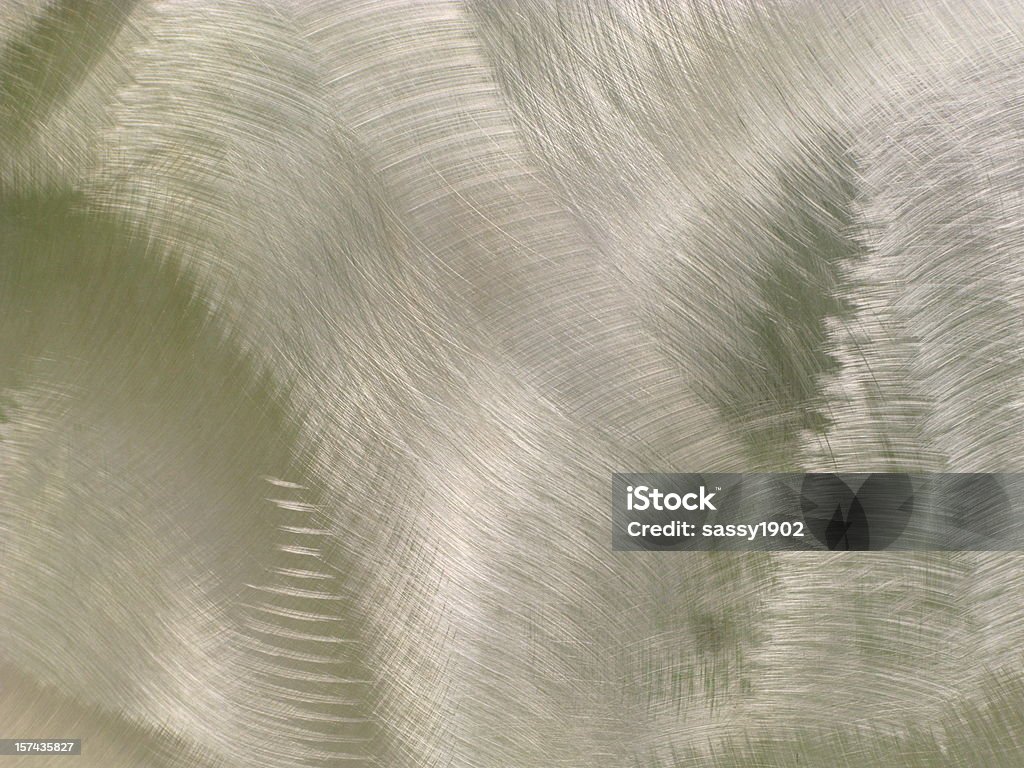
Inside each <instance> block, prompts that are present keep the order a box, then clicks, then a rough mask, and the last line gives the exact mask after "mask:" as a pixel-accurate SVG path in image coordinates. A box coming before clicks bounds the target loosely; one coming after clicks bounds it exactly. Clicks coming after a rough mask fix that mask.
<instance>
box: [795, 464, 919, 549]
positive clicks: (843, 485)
mask: <svg viewBox="0 0 1024 768" xmlns="http://www.w3.org/2000/svg"><path fill="white" fill-rule="evenodd" d="M860 477H861V476H858V477H857V478H854V477H853V476H850V478H849V482H847V480H844V479H843V478H842V477H840V476H839V475H835V474H809V475H805V476H804V479H803V482H802V483H801V486H800V507H801V510H802V512H803V516H804V521H805V522H806V524H807V529H808V531H809V532H810V533H811V534H813V535H814V537H815V538H816V539H817V540H818V541H819V542H821V543H822V544H823V545H824V546H825V547H827V548H828V549H830V550H869V549H870V550H879V549H885V548H886V547H888V546H890V545H891V544H892V543H893V542H894V541H896V539H898V538H899V537H900V535H901V534H902V533H903V531H904V529H905V528H906V527H907V522H908V521H909V520H910V517H911V516H912V515H913V514H914V488H913V484H912V483H911V480H910V476H909V475H904V474H871V475H868V476H867V477H866V478H864V479H863V481H862V482H858V481H859V480H860ZM855 488H856V490H854V489H855Z"/></svg>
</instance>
